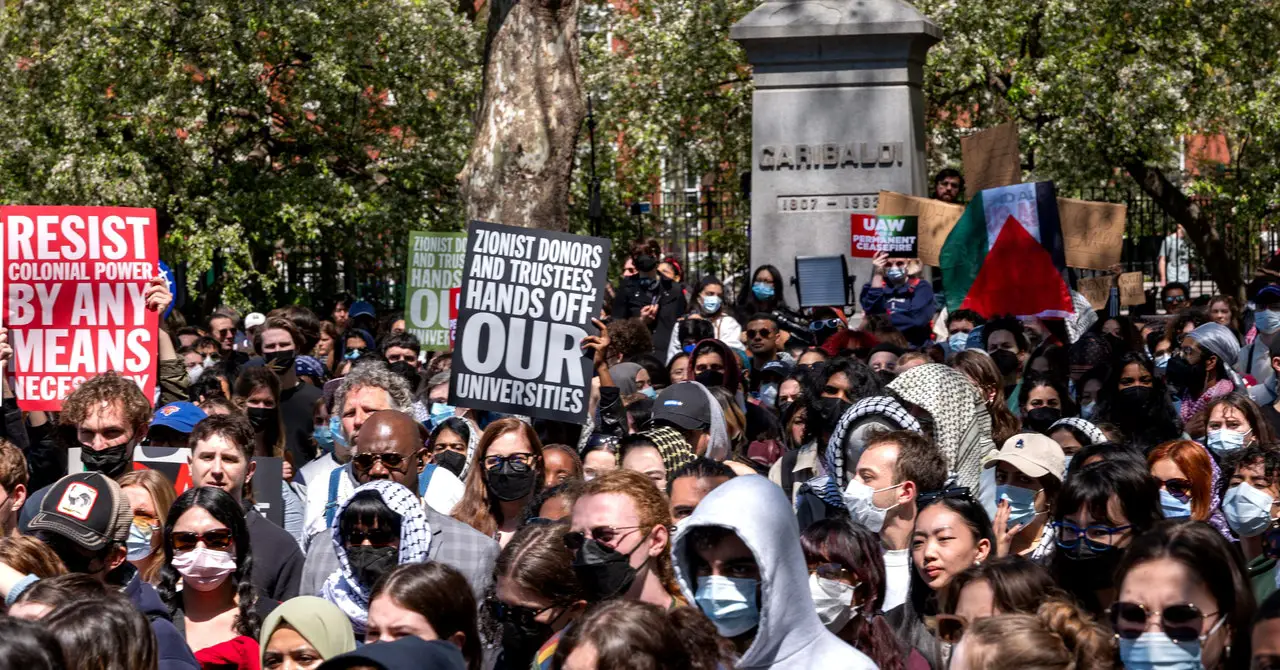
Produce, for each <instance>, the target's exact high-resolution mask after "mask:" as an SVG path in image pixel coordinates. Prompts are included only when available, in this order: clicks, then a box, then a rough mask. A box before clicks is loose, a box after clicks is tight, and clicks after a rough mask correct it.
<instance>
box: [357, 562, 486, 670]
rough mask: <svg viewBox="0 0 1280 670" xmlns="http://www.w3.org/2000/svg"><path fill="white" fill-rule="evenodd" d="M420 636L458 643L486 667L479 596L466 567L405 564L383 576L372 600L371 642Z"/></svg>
mask: <svg viewBox="0 0 1280 670" xmlns="http://www.w3.org/2000/svg"><path fill="white" fill-rule="evenodd" d="M408 635H416V636H418V637H420V638H422V639H424V640H426V641H428V642H430V641H432V640H444V641H446V642H452V643H453V644H454V645H456V646H457V647H458V649H459V650H461V651H462V657H463V658H465V659H466V660H467V670H480V668H481V666H482V665H483V662H484V658H483V654H482V653H481V649H480V633H479V630H478V629H477V627H476V597H475V595H474V594H472V593H471V587H470V586H468V585H467V579H466V577H463V576H462V573H461V572H458V571H457V570H455V569H453V568H451V567H449V566H447V565H445V564H443V563H439V562H436V561H432V562H429V563H413V564H410V565H401V566H400V567H398V568H396V569H395V570H392V571H391V572H390V573H389V574H387V575H386V576H385V577H383V578H382V579H379V580H378V583H377V585H375V586H374V588H373V598H372V600H370V601H369V627H368V629H367V630H366V631H365V643H367V644H373V643H376V642H393V641H395V640H398V639H400V638H402V637H406V636H408Z"/></svg>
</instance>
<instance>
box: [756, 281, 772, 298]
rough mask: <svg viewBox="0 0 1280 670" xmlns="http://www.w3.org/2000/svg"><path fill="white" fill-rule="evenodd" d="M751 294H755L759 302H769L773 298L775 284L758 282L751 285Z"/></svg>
mask: <svg viewBox="0 0 1280 670" xmlns="http://www.w3.org/2000/svg"><path fill="white" fill-rule="evenodd" d="M751 292H752V293H753V294H755V296H756V299H757V300H768V299H769V298H772V297H773V284H762V283H760V282H756V283H754V284H752V285H751Z"/></svg>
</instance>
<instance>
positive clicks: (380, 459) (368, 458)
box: [351, 451, 407, 470]
mask: <svg viewBox="0 0 1280 670" xmlns="http://www.w3.org/2000/svg"><path fill="white" fill-rule="evenodd" d="M406 460H407V459H406V458H405V457H404V456H401V455H400V454H397V453H395V452H394V451H389V452H386V453H381V454H368V453H365V454H356V455H355V456H352V457H351V462H352V463H355V464H356V467H357V468H359V469H361V470H372V469H373V464H374V463H382V465H383V467H385V468H387V469H388V470H400V469H401V468H400V466H401V465H404V462H405V461H406Z"/></svg>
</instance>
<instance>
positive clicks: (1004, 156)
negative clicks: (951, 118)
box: [960, 121, 1022, 200]
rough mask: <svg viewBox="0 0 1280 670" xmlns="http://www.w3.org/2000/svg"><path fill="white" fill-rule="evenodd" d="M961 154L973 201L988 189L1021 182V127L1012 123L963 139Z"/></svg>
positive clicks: (961, 139) (967, 195) (966, 193)
mask: <svg viewBox="0 0 1280 670" xmlns="http://www.w3.org/2000/svg"><path fill="white" fill-rule="evenodd" d="M960 155H961V160H962V161H963V163H964V187H965V196H966V197H967V198H969V199H970V200H972V199H973V196H975V195H977V194H978V193H979V192H981V191H984V190H986V189H989V188H998V187H1000V186H1009V185H1011V184H1019V183H1021V182H1022V156H1021V155H1020V154H1019V153H1018V126H1017V124H1015V123H1013V122H1012V121H1010V122H1009V123H1002V124H1000V125H998V126H996V127H995V128H990V129H988V130H983V131H981V132H977V133H974V134H972V135H969V136H967V137H962V138H960Z"/></svg>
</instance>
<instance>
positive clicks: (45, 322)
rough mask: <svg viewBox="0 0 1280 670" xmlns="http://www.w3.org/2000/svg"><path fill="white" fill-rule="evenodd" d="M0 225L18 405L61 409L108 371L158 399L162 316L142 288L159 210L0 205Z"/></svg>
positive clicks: (151, 263) (151, 262) (150, 269)
mask: <svg viewBox="0 0 1280 670" xmlns="http://www.w3.org/2000/svg"><path fill="white" fill-rule="evenodd" d="M0 225H3V227H4V244H3V257H2V258H0V265H2V266H3V272H2V274H3V282H2V283H0V295H3V300H4V311H3V313H4V326H5V327H6V328H8V329H9V344H10V346H12V347H13V358H12V360H11V365H12V369H11V372H12V375H13V382H14V390H15V393H16V395H17V398H18V405H19V406H20V407H21V408H22V409H23V410H28V411H35V410H45V411H56V410H58V409H60V408H61V407H62V399H63V398H65V397H67V395H68V394H70V393H71V391H72V390H74V389H75V388H76V387H77V386H79V385H80V384H81V383H82V382H83V381H84V380H86V379H88V378H90V377H92V376H94V375H97V374H99V373H102V372H106V371H108V370H114V371H116V372H118V373H120V374H121V375H122V376H124V377H126V378H128V379H130V380H132V381H133V382H135V383H137V384H138V387H139V388H141V389H142V393H143V395H145V396H146V397H147V398H148V399H151V398H154V397H155V389H156V349H157V344H156V330H157V327H158V325H159V320H160V315H159V314H156V313H155V312H152V311H150V310H148V309H146V303H145V301H144V299H143V294H144V292H145V290H146V287H147V282H148V281H149V280H150V279H151V277H152V276H154V275H155V274H156V272H157V270H156V263H157V261H158V260H159V250H158V246H157V242H156V213H155V210H151V209H134V208H127V207H25V206H23V207H0Z"/></svg>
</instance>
